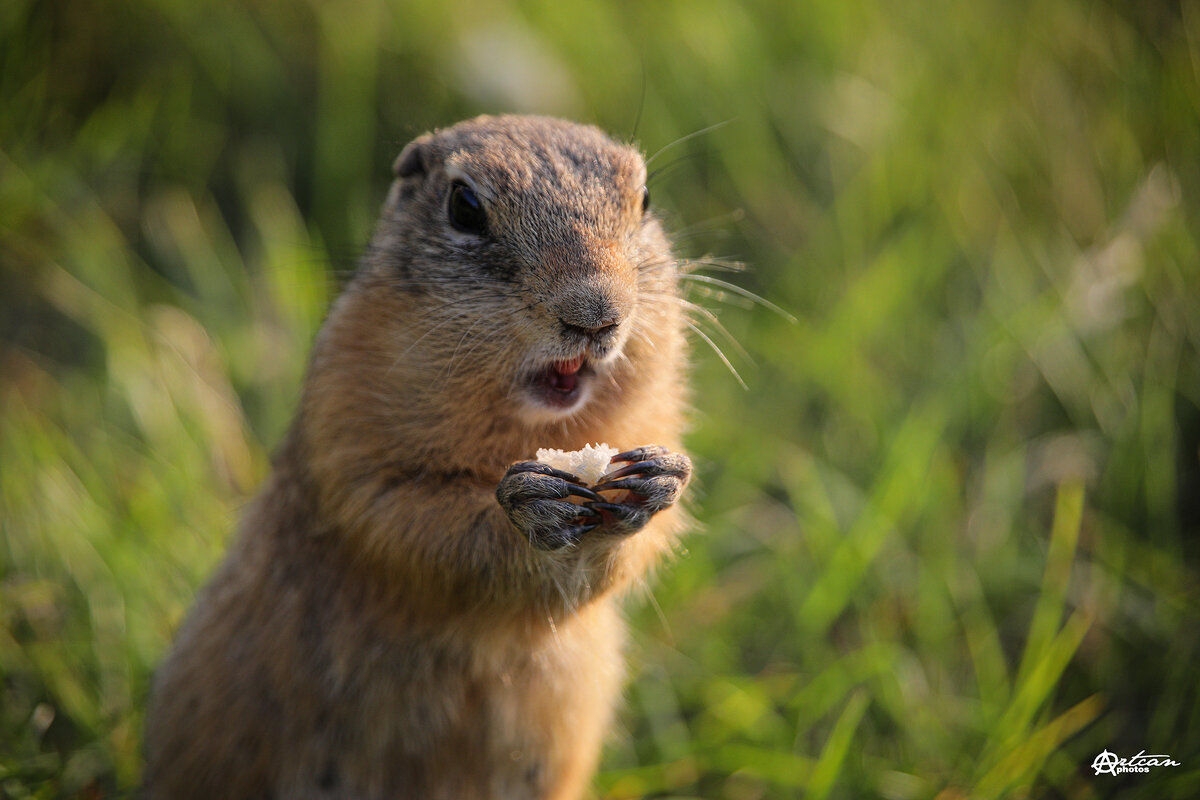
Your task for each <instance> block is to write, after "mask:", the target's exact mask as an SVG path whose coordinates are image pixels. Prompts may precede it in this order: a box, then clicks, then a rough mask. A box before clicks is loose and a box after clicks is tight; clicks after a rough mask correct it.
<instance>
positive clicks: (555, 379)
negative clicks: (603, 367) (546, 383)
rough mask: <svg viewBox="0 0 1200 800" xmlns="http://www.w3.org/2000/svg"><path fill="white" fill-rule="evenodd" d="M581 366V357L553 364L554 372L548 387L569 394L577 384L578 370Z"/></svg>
mask: <svg viewBox="0 0 1200 800" xmlns="http://www.w3.org/2000/svg"><path fill="white" fill-rule="evenodd" d="M582 366H583V356H579V357H578V358H573V359H571V360H570V361H556V362H554V371H553V373H552V374H551V376H550V385H551V386H553V387H554V388H555V389H557V390H558V391H560V392H570V391H573V390H574V389H575V385H576V384H577V383H579V368H580V367H582Z"/></svg>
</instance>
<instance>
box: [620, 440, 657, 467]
mask: <svg viewBox="0 0 1200 800" xmlns="http://www.w3.org/2000/svg"><path fill="white" fill-rule="evenodd" d="M666 452H668V450H667V448H665V447H662V446H661V445H657V444H648V445H644V446H642V447H635V448H633V449H632V450H626V451H625V452H623V453H617V454H616V455H615V456H613V457H612V458H610V459H609V460H608V461H609V463H610V464H615V463H617V462H618V461H633V462H638V461H645V460H646V459H648V458H654V457H655V456H661V455H663V454H664V453H666Z"/></svg>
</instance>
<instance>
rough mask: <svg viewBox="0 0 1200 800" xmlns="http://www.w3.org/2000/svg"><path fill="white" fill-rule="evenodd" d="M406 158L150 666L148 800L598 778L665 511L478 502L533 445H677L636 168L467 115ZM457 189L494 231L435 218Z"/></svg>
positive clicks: (620, 156)
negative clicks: (209, 572) (567, 509)
mask: <svg viewBox="0 0 1200 800" xmlns="http://www.w3.org/2000/svg"><path fill="white" fill-rule="evenodd" d="M396 168H397V173H398V175H400V177H398V179H397V180H396V182H395V183H394V184H393V186H392V189H391V192H390V194H389V197H388V200H387V202H386V204H385V207H384V209H383V213H382V217H381V220H380V222H379V225H378V229H377V231H376V234H375V237H374V240H373V242H372V245H371V247H370V249H369V251H368V252H367V254H366V256H365V257H364V260H363V262H362V265H361V267H360V269H359V271H358V273H357V274H356V275H355V277H354V278H353V280H352V281H351V282H350V284H349V285H348V286H347V287H346V289H345V291H344V293H343V294H342V296H341V297H340V298H339V299H338V300H337V302H336V304H335V305H334V307H333V309H332V310H331V312H330V314H329V317H328V319H327V320H326V322H325V325H324V327H323V328H322V330H321V333H320V335H319V336H318V339H317V342H316V344H315V346H314V349H313V354H312V360H311V364H310V368H309V374H308V378H307V381H306V383H305V387H304V391H303V397H302V399H301V403H300V408H299V412H298V414H297V417H296V420H295V422H294V425H293V426H292V428H291V431H290V433H289V435H288V437H287V439H286V441H285V442H284V443H283V445H282V447H281V448H280V450H279V452H278V455H277V458H276V461H275V469H274V472H273V475H272V477H271V479H270V481H269V482H268V484H267V486H266V487H265V488H264V489H263V491H262V493H261V494H260V496H259V497H258V498H257V500H256V501H255V502H254V503H253V505H252V506H251V508H250V509H249V511H248V513H247V514H246V517H245V519H244V521H243V524H242V526H241V530H240V533H239V535H238V537H237V540H236V544H235V545H234V546H233V548H232V551H231V553H230V554H229V556H228V558H227V560H226V561H225V563H224V565H223V566H222V567H221V568H220V570H219V572H218V573H217V575H216V576H215V577H214V579H213V580H212V582H211V583H210V584H209V586H208V587H207V588H206V589H205V590H204V591H203V593H202V594H201V596H200V598H199V600H198V601H197V604H196V607H195V609H194V610H193V612H192V613H191V615H190V617H189V618H188V620H187V622H186V623H185V625H184V626H183V628H182V630H181V631H180V633H179V636H178V640H177V642H176V644H175V647H174V650H173V651H172V653H171V654H170V656H169V658H168V659H167V660H166V662H165V663H164V664H163V666H162V667H161V669H160V670H159V673H158V675H157V679H156V685H155V690H154V696H153V701H152V706H151V710H150V714H149V718H148V723H147V754H148V768H147V786H146V791H147V796H148V797H150V798H169V797H179V798H182V797H196V798H200V797H204V798H209V797H224V798H240V797H254V798H263V797H276V798H310V797H311V798H318V797H347V798H348V797H355V798H366V797H411V798H424V799H426V800H436V798H445V799H446V800H449V799H450V798H456V799H459V800H462V799H469V798H534V797H536V798H543V797H544V798H575V797H579V796H580V795H581V793H582V792H583V790H584V789H585V787H586V785H587V782H588V780H589V777H590V775H591V773H592V771H593V769H594V767H595V763H596V759H597V757H598V753H599V748H600V744H601V740H602V737H603V735H604V732H605V730H606V729H607V727H608V724H609V721H610V717H611V713H612V709H613V706H614V704H615V701H616V699H617V696H618V694H619V690H620V685H621V680H622V671H623V667H622V659H621V655H620V650H621V645H622V639H623V624H622V621H621V619H620V617H619V613H618V609H617V605H616V598H617V597H618V596H619V594H620V592H621V590H622V589H625V588H627V587H629V586H630V585H631V584H632V583H634V582H635V581H637V580H639V579H640V578H641V577H642V576H644V575H645V573H646V572H647V570H648V569H650V568H651V566H652V565H653V564H654V563H655V562H656V561H657V560H658V559H659V557H660V556H661V555H663V554H664V553H665V552H666V551H668V550H669V549H670V547H671V545H672V543H673V540H674V537H675V535H676V534H677V533H678V532H679V530H680V528H681V526H682V516H681V514H680V513H679V512H678V511H676V510H675V509H668V510H665V511H663V512H660V513H659V514H658V515H656V516H655V517H654V518H653V519H652V521H651V522H650V524H649V525H648V526H647V527H646V528H645V529H643V530H642V531H640V532H638V533H636V534H634V535H631V536H626V537H623V536H614V535H605V536H601V535H595V536H585V537H584V538H583V539H582V541H580V542H579V544H578V545H575V546H572V547H568V548H565V549H561V550H556V551H545V550H540V549H537V548H535V547H532V546H531V545H530V543H529V542H528V541H526V540H525V539H524V538H522V536H521V535H520V534H519V533H518V532H517V531H516V530H515V529H514V527H513V526H512V524H511V523H510V522H509V521H508V519H507V518H506V517H505V515H504V513H503V512H502V510H501V508H500V506H499V504H498V503H497V501H496V497H495V491H496V487H497V484H498V482H499V481H500V479H501V476H502V475H503V474H504V472H505V469H506V467H507V466H508V465H509V464H510V463H512V462H515V461H520V460H526V459H531V458H533V456H534V452H535V451H536V450H537V448H539V447H552V448H562V449H577V448H579V447H581V446H582V445H584V444H585V443H589V442H607V443H609V444H610V445H612V446H614V447H618V448H629V447H634V446H638V445H644V444H659V445H665V446H666V447H668V448H670V449H672V450H678V449H679V447H680V444H681V442H680V435H681V427H682V420H683V412H684V409H685V404H686V399H687V398H686V391H685V378H684V374H683V368H684V362H685V353H684V345H683V331H684V328H685V320H684V317H683V313H684V311H685V307H684V304H683V303H682V302H681V301H680V299H679V292H678V286H677V283H678V275H677V270H676V266H675V262H674V260H673V258H672V256H671V252H670V248H669V245H668V242H667V240H666V237H665V236H664V234H663V232H662V230H661V228H660V226H659V223H658V221H657V220H656V219H655V218H654V217H653V215H652V214H647V215H646V216H645V217H643V214H642V190H643V185H644V182H645V167H644V165H643V162H642V158H641V156H640V155H639V154H638V153H637V152H636V151H635V150H633V149H632V148H630V147H627V146H625V145H622V144H619V143H617V142H614V141H613V140H611V139H609V138H608V137H606V136H605V135H604V134H602V133H601V132H600V131H598V130H597V129H595V128H591V127H584V126H579V125H574V124H570V123H566V122H561V121H556V120H551V119H545V118H533V117H481V118H478V119H474V120H470V121H468V122H464V123H460V124H459V125H456V126H454V127H453V128H449V129H447V130H443V131H440V132H437V133H434V134H432V135H426V136H423V137H421V138H420V139H418V140H417V141H416V142H414V143H413V144H411V145H409V147H408V148H407V149H406V150H405V152H404V153H403V154H402V155H401V158H400V159H399V160H398V161H397V165H396ZM463 176H465V177H466V178H467V179H469V180H470V181H472V182H473V186H474V188H475V190H476V191H477V194H478V196H479V197H480V199H481V200H482V202H483V204H484V206H485V208H486V211H487V215H488V224H489V233H488V236H487V237H484V238H482V239H481V238H479V237H472V236H470V235H469V234H464V233H462V232H459V231H455V230H454V229H453V228H451V227H450V226H449V225H448V223H447V215H446V197H447V191H448V186H449V182H450V180H452V179H455V178H459V179H461V178H462V177H463ZM604 308H606V309H607V311H610V312H612V313H614V314H617V315H619V316H620V317H621V322H620V325H619V328H618V332H617V334H616V336H615V337H614V339H613V341H612V342H611V343H610V346H609V347H608V348H601V347H597V348H594V349H593V351H591V352H589V358H588V363H589V364H590V365H591V368H592V369H594V370H595V373H596V374H595V376H594V378H593V380H592V381H591V388H590V392H588V394H587V396H586V397H585V398H584V400H583V402H582V403H581V404H580V405H579V406H577V407H575V408H572V409H570V410H569V411H568V412H563V411H561V410H555V409H552V408H548V407H545V406H544V405H540V404H539V403H538V402H537V401H536V398H533V397H531V396H530V395H529V393H528V391H527V386H528V380H529V376H530V375H531V374H532V373H534V372H536V371H537V370H539V369H544V368H545V367H546V366H547V364H549V363H552V362H553V361H555V360H563V359H569V358H572V357H574V356H577V355H579V354H580V353H581V352H583V350H584V346H583V345H581V344H580V343H579V342H572V341H571V340H570V338H569V337H566V336H564V334H563V331H562V324H561V323H560V318H561V319H567V318H570V317H571V315H575V317H576V318H578V317H586V316H587V315H588V314H589V313H593V312H594V313H599V312H598V311H596V309H604ZM606 313H607V312H606ZM583 322H584V323H586V322H587V320H586V319H585V320H583ZM581 324H583V323H581Z"/></svg>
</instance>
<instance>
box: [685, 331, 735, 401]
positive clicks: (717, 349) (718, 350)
mask: <svg viewBox="0 0 1200 800" xmlns="http://www.w3.org/2000/svg"><path fill="white" fill-rule="evenodd" d="M683 324H684V325H687V326H688V327H689V328H691V329H692V330H693V331H695V333H696V335H697V336H699V337H700V338H701V339H703V340H704V341H705V342H706V343H707V344H708V346H709V347H711V348H712V349H713V352H714V353H716V354H717V357H718V358H720V359H721V362H722V363H724V364H725V366H726V368H728V370H729V371H730V373H732V374H733V377H734V379H735V380H737V382H738V383H739V384H740V385H741V387H742V388H743V389H746V390H747V391H748V390H749V389H750V387H749V386H747V385H746V382H745V381H744V380H742V376H741V375H739V374H738V371H737V370H736V369H734V367H733V364H731V363H730V362H729V359H728V358H726V357H725V353H723V352H722V351H721V348H720V347H717V343H716V342H714V341H713V340H712V339H711V338H709V336H708V334H706V333H705V332H704V331H702V330H700V328H699V327H698V326H697V325H695V324H693V323H692V321H691V320H689V319H687V318H684V320H683Z"/></svg>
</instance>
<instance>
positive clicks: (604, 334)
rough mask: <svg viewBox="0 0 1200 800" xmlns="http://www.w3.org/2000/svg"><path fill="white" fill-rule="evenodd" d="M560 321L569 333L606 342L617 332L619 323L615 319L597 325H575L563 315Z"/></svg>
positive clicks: (594, 340)
mask: <svg viewBox="0 0 1200 800" xmlns="http://www.w3.org/2000/svg"><path fill="white" fill-rule="evenodd" d="M558 321H559V322H560V323H562V326H563V330H564V331H566V332H567V333H569V334H574V335H576V336H582V337H584V338H586V339H591V340H592V341H593V342H597V343H600V342H604V341H606V340H607V339H609V338H611V337H612V336H613V334H615V333H616V332H617V325H618V324H619V323H618V322H617V321H616V320H614V321H612V322H606V323H602V324H600V325H595V326H585V325H575V324H573V323H570V322H567V321H566V320H565V319H562V318H561V317H560V318H559V320H558Z"/></svg>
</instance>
